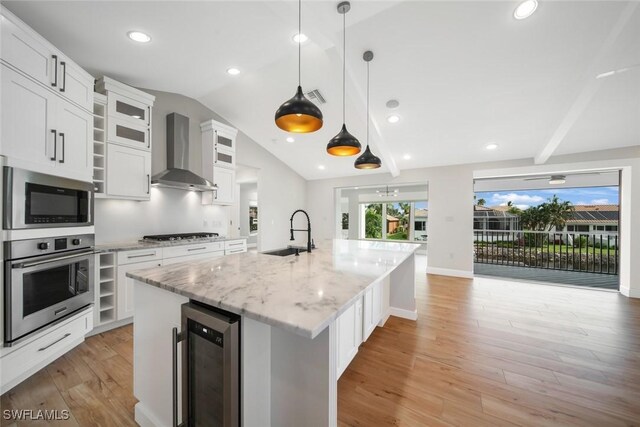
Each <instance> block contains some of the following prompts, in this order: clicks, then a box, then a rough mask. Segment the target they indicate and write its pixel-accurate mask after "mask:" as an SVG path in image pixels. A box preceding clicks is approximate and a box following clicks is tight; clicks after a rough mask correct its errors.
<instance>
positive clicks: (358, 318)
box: [336, 298, 362, 378]
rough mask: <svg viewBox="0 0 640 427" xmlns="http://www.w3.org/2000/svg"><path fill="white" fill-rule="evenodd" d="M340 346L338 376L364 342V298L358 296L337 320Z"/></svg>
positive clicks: (338, 345) (338, 344) (338, 343)
mask: <svg viewBox="0 0 640 427" xmlns="http://www.w3.org/2000/svg"><path fill="white" fill-rule="evenodd" d="M336 335H337V347H338V360H337V362H338V363H337V368H338V378H340V375H342V373H343V372H344V370H345V369H347V366H349V363H351V361H352V360H353V358H354V357H355V356H356V353H358V347H359V346H360V344H362V298H358V299H357V300H356V302H355V303H353V305H352V306H351V307H349V308H348V309H347V310H346V311H345V312H344V313H342V314H341V315H340V317H338V319H337V320H336Z"/></svg>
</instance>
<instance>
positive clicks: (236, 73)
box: [227, 67, 240, 76]
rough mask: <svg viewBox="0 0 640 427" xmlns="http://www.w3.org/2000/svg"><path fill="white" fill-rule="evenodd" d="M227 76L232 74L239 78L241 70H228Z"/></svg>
mask: <svg viewBox="0 0 640 427" xmlns="http://www.w3.org/2000/svg"><path fill="white" fill-rule="evenodd" d="M227 74H231V75H232V76H237V75H238V74H240V70H239V69H237V68H236V67H231V68H228V69H227Z"/></svg>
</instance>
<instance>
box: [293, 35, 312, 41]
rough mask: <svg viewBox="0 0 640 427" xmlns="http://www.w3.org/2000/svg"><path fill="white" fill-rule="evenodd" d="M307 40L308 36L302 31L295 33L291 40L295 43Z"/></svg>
mask: <svg viewBox="0 0 640 427" xmlns="http://www.w3.org/2000/svg"><path fill="white" fill-rule="evenodd" d="M307 40H309V37H307V36H306V34H304V33H300V34H296V35H295V36H293V41H294V42H296V43H304V42H306V41H307Z"/></svg>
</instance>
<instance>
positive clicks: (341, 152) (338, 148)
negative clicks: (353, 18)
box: [327, 1, 362, 156]
mask: <svg viewBox="0 0 640 427" xmlns="http://www.w3.org/2000/svg"><path fill="white" fill-rule="evenodd" d="M350 9H351V4H350V3H349V2H348V1H343V2H341V3H340V4H338V13H339V14H341V15H342V54H343V56H342V129H341V130H340V132H339V133H338V134H337V135H336V136H334V137H333V138H331V141H329V143H328V144H327V153H329V154H331V155H332V156H355V155H356V154H358V153H359V152H360V150H361V149H362V145H360V141H358V139H357V138H356V137H355V136H353V135H351V134H350V133H349V131H348V130H347V125H346V124H345V109H346V101H345V93H346V75H347V18H346V16H347V12H349V10H350Z"/></svg>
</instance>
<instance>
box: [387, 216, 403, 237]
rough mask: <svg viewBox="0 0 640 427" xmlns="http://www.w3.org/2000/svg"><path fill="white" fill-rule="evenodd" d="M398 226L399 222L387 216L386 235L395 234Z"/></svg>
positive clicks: (393, 217)
mask: <svg viewBox="0 0 640 427" xmlns="http://www.w3.org/2000/svg"><path fill="white" fill-rule="evenodd" d="M399 226H400V220H399V219H398V218H396V217H395V216H391V215H387V234H395V233H396V232H397V231H398V227H399Z"/></svg>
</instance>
